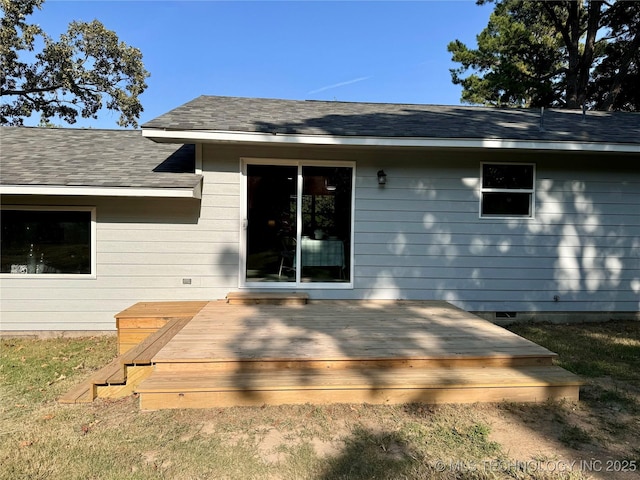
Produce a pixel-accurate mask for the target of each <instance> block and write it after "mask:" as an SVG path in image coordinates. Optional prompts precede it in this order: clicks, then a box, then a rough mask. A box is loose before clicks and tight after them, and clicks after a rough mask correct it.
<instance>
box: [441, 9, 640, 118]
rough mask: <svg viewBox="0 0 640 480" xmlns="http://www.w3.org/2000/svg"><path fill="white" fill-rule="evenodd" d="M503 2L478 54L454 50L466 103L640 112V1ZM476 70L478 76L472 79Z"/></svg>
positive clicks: (453, 46) (455, 73) (456, 44)
mask: <svg viewBox="0 0 640 480" xmlns="http://www.w3.org/2000/svg"><path fill="white" fill-rule="evenodd" d="M489 2H493V3H495V9H494V11H493V13H492V14H491V16H490V19H489V23H488V25H487V27H486V28H485V29H484V30H483V31H482V32H481V33H480V34H479V35H478V36H477V41H478V48H477V49H470V48H468V47H467V46H466V45H465V44H463V43H462V42H460V41H459V40H455V41H453V42H451V43H450V44H449V46H448V50H449V52H450V53H452V54H453V55H452V60H453V61H454V62H457V63H460V64H461V66H460V67H459V68H454V69H452V70H451V76H452V81H453V83H454V84H457V85H462V88H463V91H462V100H463V101H464V102H468V103H477V104H485V105H508V106H522V107H540V106H555V107H566V108H579V107H582V106H583V105H586V106H588V107H589V108H593V109H600V110H614V109H615V110H638V109H639V104H640V89H638V88H637V85H638V84H639V83H638V81H639V80H640V77H638V65H639V62H640V53H639V52H640V31H639V30H640V2H624V1H616V2H614V3H611V2H605V1H603V0H589V1H586V0H564V1H556V2H547V1H525V0H478V2H477V3H478V4H485V3H489ZM469 70H471V72H472V73H470V74H469V75H467V76H466V77H464V76H463V75H465V74H466V73H467V72H468V71H469Z"/></svg>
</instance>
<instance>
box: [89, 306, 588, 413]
mask: <svg viewBox="0 0 640 480" xmlns="http://www.w3.org/2000/svg"><path fill="white" fill-rule="evenodd" d="M181 303H183V304H187V303H190V302H181ZM196 303H197V304H196ZM173 304H174V305H175V302H173ZM144 305H146V307H145V306H142V304H137V305H135V306H133V307H131V308H130V309H127V310H125V312H127V311H131V310H134V311H136V312H137V314H136V315H138V316H137V317H136V316H130V317H129V319H128V320H125V319H123V316H122V314H123V313H124V312H121V314H119V315H121V316H120V317H118V323H119V339H121V338H122V342H121V348H124V347H122V345H125V344H127V342H128V340H126V335H125V333H124V331H125V330H127V328H128V329H129V330H133V331H134V332H135V328H131V327H132V326H133V325H134V324H136V321H137V320H133V319H136V318H138V319H140V318H142V317H141V313H143V312H144V311H145V310H146V311H147V312H150V316H149V317H148V318H155V317H152V316H151V313H153V314H155V315H158V314H161V313H162V311H163V309H162V304H144ZM166 306H169V304H166ZM191 306H192V307H193V310H195V311H194V312H193V314H192V315H191V316H192V318H191V319H187V318H186V316H185V318H183V319H182V320H177V319H173V320H171V321H169V322H168V323H167V324H166V325H165V326H164V327H162V328H161V329H160V330H158V331H157V332H156V333H154V334H151V336H149V337H147V339H146V340H144V341H143V342H142V344H140V345H139V346H137V347H134V348H133V349H132V350H130V351H129V352H126V353H124V354H123V355H122V359H121V360H120V361H119V365H126V366H127V367H126V368H125V379H124V380H125V383H124V387H123V388H121V390H117V388H118V387H117V386H114V385H112V384H111V383H110V382H104V384H101V383H100V382H101V380H100V379H99V378H98V379H95V380H97V382H95V383H94V385H96V386H95V387H94V388H95V391H94V392H95V393H94V396H95V395H97V396H111V395H115V394H118V395H120V394H122V395H127V394H129V393H131V392H132V391H136V392H138V393H139V394H140V406H141V408H142V409H144V410H155V409H163V408H208V407H221V406H236V405H264V404H291V403H363V402H366V403H412V402H420V403H470V402H494V401H502V400H508V401H518V402H535V401H546V400H548V399H561V398H564V399H570V400H577V399H578V394H579V385H580V383H581V382H580V380H579V379H578V378H577V377H576V376H575V375H573V374H571V373H569V372H566V371H565V370H562V369H560V368H559V367H556V366H554V365H553V359H554V357H555V354H554V353H552V352H550V351H548V350H546V349H545V348H543V347H541V346H539V345H536V344H535V343H532V342H530V341H528V340H525V339H523V338H521V337H519V336H518V335H515V334H513V333H511V332H509V331H507V330H505V329H503V328H501V327H498V326H496V325H494V324H492V323H490V322H488V321H485V320H482V319H480V318H478V317H476V316H474V315H472V314H470V313H468V312H465V311H463V310H461V309H458V308H456V307H454V306H452V305H450V304H448V303H446V302H408V301H400V302H371V301H314V302H310V303H308V304H307V301H306V298H305V297H303V296H300V295H295V296H283V295H281V294H266V295H264V294H262V295H260V296H255V295H251V294H240V295H231V294H230V296H229V299H228V302H225V301H213V302H199V303H198V302H195V303H194V304H193V305H191ZM152 311H153V312H152ZM137 325H142V326H144V322H138V323H137ZM141 328H142V327H141ZM121 329H122V330H123V335H122V336H121V335H120V330H121ZM129 333H131V332H129ZM145 344H146V345H147V346H146V347H145V348H142V347H143V345H145ZM140 348H142V350H139V349H140ZM145 352H146V353H145ZM151 352H153V355H151ZM141 361H144V362H147V363H144V364H141V363H140V362H141ZM114 362H115V361H114ZM138 366H140V367H142V368H144V370H141V371H139V372H138V371H136V375H135V376H131V378H130V376H129V375H128V374H127V371H128V370H127V369H132V368H134V367H138ZM112 368H115V367H112ZM105 370H107V371H106V373H109V371H108V367H105ZM131 371H132V372H133V370H131ZM118 375H120V374H119V373H118ZM103 376H104V375H103ZM108 378H109V379H112V378H113V377H108ZM121 379H122V378H121V376H119V377H118V380H121ZM120 387H122V385H120ZM90 396H91V395H88V394H84V396H83V397H82V398H86V399H88V398H89V397H90ZM89 401H90V400H89Z"/></svg>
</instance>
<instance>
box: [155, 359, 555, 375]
mask: <svg viewBox="0 0 640 480" xmlns="http://www.w3.org/2000/svg"><path fill="white" fill-rule="evenodd" d="M555 357H556V355H555V354H550V355H547V356H543V355H529V356H528V355H521V356H517V355H508V356H507V355H494V356H491V355H483V356H462V355H459V356H455V357H433V358H429V357H425V358H369V359H363V358H359V359H353V358H351V359H326V360H322V359H313V360H300V359H295V358H292V359H279V360H271V359H260V360H253V359H244V360H243V359H240V360H233V359H232V360H227V361H224V360H222V361H221V360H215V359H204V358H203V359H198V360H193V361H185V362H178V361H162V360H161V361H158V358H157V357H156V358H155V359H154V362H155V368H156V371H158V372H181V373H183V374H185V375H190V374H206V373H207V372H221V371H226V372H247V371H259V370H263V371H267V372H272V371H274V370H285V371H287V370H312V369H316V370H326V369H333V370H345V369H357V370H366V369H391V368H461V367H462V368H464V367H511V368H515V367H543V366H551V365H553V360H554V358H555Z"/></svg>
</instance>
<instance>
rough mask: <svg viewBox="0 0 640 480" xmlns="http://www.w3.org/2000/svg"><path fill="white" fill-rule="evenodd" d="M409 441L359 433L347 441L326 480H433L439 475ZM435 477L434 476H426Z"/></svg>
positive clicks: (390, 435)
mask: <svg viewBox="0 0 640 480" xmlns="http://www.w3.org/2000/svg"><path fill="white" fill-rule="evenodd" d="M421 457H422V455H421V454H420V453H419V452H417V451H415V450H414V449H413V448H412V447H411V445H410V444H409V442H408V441H407V439H406V438H404V436H403V435H402V434H401V433H397V432H382V433H376V432H373V431H371V430H368V429H364V428H361V429H357V430H355V431H354V432H353V434H352V435H350V436H349V438H348V439H347V440H346V441H345V448H344V450H343V451H342V452H341V454H340V455H339V456H337V457H334V458H332V459H331V460H330V461H329V462H328V466H327V468H326V470H325V472H324V474H323V475H321V476H320V477H319V478H321V479H322V480H341V479H350V480H360V479H362V480H370V479H387V478H388V479H392V478H393V479H396V478H433V477H434V475H435V474H436V472H435V471H433V469H432V468H431V467H430V466H429V464H428V463H427V462H423V461H421V460H420V458H421ZM427 473H432V474H434V475H426V474H427Z"/></svg>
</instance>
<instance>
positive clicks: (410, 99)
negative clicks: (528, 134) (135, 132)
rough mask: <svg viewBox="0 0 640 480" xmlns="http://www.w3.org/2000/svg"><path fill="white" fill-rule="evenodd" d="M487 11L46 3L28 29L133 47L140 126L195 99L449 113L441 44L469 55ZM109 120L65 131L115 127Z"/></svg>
mask: <svg viewBox="0 0 640 480" xmlns="http://www.w3.org/2000/svg"><path fill="white" fill-rule="evenodd" d="M491 10H492V6H491V5H489V6H483V7H479V6H477V5H476V4H475V2H474V1H464V0H458V1H406V2H405V1H394V2H381V1H352V2H339V1H317V2H313V1H276V2H270V1H256V2H249V1H227V2H223V1H158V0H146V1H114V0H111V1H93V0H92V1H90V0H84V1H67V0H47V1H46V2H45V4H44V6H43V9H42V10H41V11H39V12H37V13H36V14H34V16H33V17H32V18H31V20H32V21H33V22H35V23H38V24H40V26H42V27H43V28H44V30H45V31H46V32H47V33H48V34H49V35H51V36H54V37H58V36H59V34H60V33H62V32H63V31H65V30H66V28H67V25H68V23H69V22H70V21H72V20H85V21H91V20H93V19H98V20H100V21H101V22H102V23H103V24H104V25H105V26H106V27H107V28H109V29H110V30H113V31H115V32H116V33H117V34H118V36H119V38H120V40H122V41H124V42H126V43H127V44H129V45H132V46H135V47H137V48H139V49H140V50H141V51H142V53H143V60H144V64H145V67H146V68H147V70H148V71H149V72H150V73H151V77H150V78H149V79H148V82H147V83H148V85H149V86H148V88H147V90H146V91H145V93H144V94H143V96H142V97H141V99H142V103H143V106H144V112H143V114H142V116H141V121H140V123H141V124H142V123H144V122H145V121H148V120H151V119H152V118H155V117H157V116H158V115H161V114H162V113H165V112H167V111H169V110H171V109H172V108H175V107H177V106H179V105H182V104H183V103H185V102H187V101H189V100H191V99H193V98H195V97H197V96H199V95H203V94H206V95H229V96H243V97H267V98H287V99H298V100H305V99H313V100H339V101H356V102H360V101H362V102H392V103H396V102H398V103H431V104H449V105H450V104H458V103H459V99H460V92H461V89H460V87H459V86H456V85H453V84H452V83H451V76H450V74H449V68H451V67H453V66H454V65H453V64H452V62H451V56H450V54H449V53H448V52H447V49H446V47H447V43H448V42H450V41H452V40H454V39H456V38H457V39H460V40H462V41H463V42H465V43H467V44H471V45H475V37H476V35H477V34H478V33H479V32H480V31H481V30H482V29H483V28H484V27H485V26H486V24H487V21H488V18H489V14H490V13H491ZM117 118H118V115H117V114H116V113H110V112H105V113H103V114H101V116H100V118H99V119H98V120H84V119H82V120H80V121H79V122H78V123H76V124H75V125H74V126H78V127H79V126H91V127H94V128H117V124H116V121H117ZM28 123H30V124H37V120H36V121H35V123H34V122H28ZM54 123H55V122H54Z"/></svg>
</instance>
